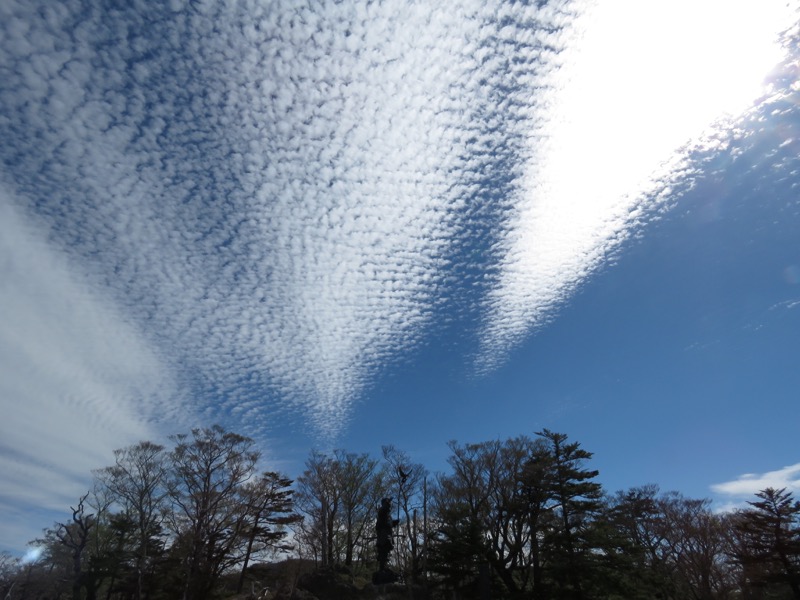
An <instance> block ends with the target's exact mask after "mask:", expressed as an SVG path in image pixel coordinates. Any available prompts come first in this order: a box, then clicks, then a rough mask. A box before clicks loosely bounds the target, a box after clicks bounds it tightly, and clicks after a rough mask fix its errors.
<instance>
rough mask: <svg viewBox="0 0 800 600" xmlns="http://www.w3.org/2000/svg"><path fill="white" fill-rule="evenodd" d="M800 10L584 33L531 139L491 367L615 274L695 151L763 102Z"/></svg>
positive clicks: (591, 15)
mask: <svg viewBox="0 0 800 600" xmlns="http://www.w3.org/2000/svg"><path fill="white" fill-rule="evenodd" d="M796 10H797V3H793V4H792V5H787V4H786V3H784V2H779V1H775V2H768V3H766V4H765V10H764V11H763V12H759V13H758V14H755V13H753V11H752V10H751V7H749V6H747V5H746V4H739V5H733V4H731V3H729V2H724V1H722V0H720V1H713V2H704V3H701V4H698V3H696V2H691V1H690V0H686V1H677V2H665V3H659V4H656V5H651V4H648V5H644V4H642V3H637V2H633V1H629V0H607V1H603V2H597V3H592V4H591V5H590V7H589V9H588V10H586V11H585V12H583V13H582V14H581V15H580V17H579V18H578V19H577V20H576V22H575V23H574V26H573V27H572V28H570V30H569V31H570V33H571V38H570V43H569V44H567V48H566V50H565V51H564V53H563V54H562V57H561V62H562V66H561V68H560V69H559V70H558V71H555V72H553V74H552V78H551V81H550V82H549V86H548V88H547V90H546V92H545V93H546V95H547V99H546V100H543V101H542V104H543V105H545V106H546V107H547V108H545V109H544V110H543V111H542V112H541V114H540V118H541V122H542V126H541V128H540V131H539V132H538V134H537V135H533V136H531V137H530V138H529V139H530V142H531V145H532V147H531V150H530V154H531V160H530V161H529V162H528V164H527V168H526V172H525V174H524V176H523V178H522V185H521V189H520V193H519V197H518V199H517V202H516V208H515V212H514V217H513V219H511V222H510V227H509V229H510V231H509V234H508V235H507V237H506V239H505V241H504V242H503V244H502V259H501V266H500V275H499V278H498V279H499V280H498V285H497V286H496V287H495V288H494V289H492V290H491V292H490V294H489V299H488V302H487V305H488V313H489V314H488V317H487V323H486V327H485V332H484V353H483V356H482V357H481V358H480V360H479V362H480V363H481V364H482V366H483V367H484V368H493V367H495V366H497V364H498V363H499V362H502V360H504V359H505V356H506V354H507V352H508V351H509V350H510V349H511V348H513V347H514V346H515V345H516V344H517V343H518V342H519V341H520V339H522V338H524V337H525V336H526V335H528V334H529V332H530V331H531V330H532V329H534V328H536V327H538V326H541V325H542V324H544V323H546V321H547V320H548V319H549V318H551V317H552V316H553V314H554V312H555V311H556V309H557V308H558V307H559V306H560V305H561V304H563V302H564V301H565V300H566V299H567V298H568V297H569V296H570V295H571V294H572V293H573V291H574V290H575V288H576V287H577V286H578V285H580V284H581V283H582V282H583V281H585V280H586V278H587V277H588V276H589V275H591V274H592V273H593V272H594V271H595V270H596V269H597V268H598V267H599V266H600V265H602V264H604V263H605V262H606V260H607V259H608V258H609V255H610V254H612V253H613V252H614V251H615V250H616V249H617V248H618V247H619V244H620V243H621V242H622V241H623V240H625V239H626V238H627V237H628V236H629V235H630V233H631V231H632V230H633V228H634V227H636V226H637V225H638V224H639V221H640V220H641V218H642V215H643V214H644V211H645V210H652V209H653V207H655V206H657V205H658V203H659V201H660V200H661V199H662V198H663V194H661V193H659V192H663V191H664V190H666V191H669V184H670V182H671V181H673V180H674V179H675V178H676V177H677V176H678V175H680V176H683V177H685V175H686V174H685V173H683V172H682V171H683V170H684V169H685V165H683V160H684V159H683V157H684V156H685V152H686V150H687V149H688V148H691V146H692V144H697V143H699V140H700V138H701V137H702V136H703V135H704V134H708V131H709V129H710V128H712V126H717V127H724V126H725V123H724V120H723V121H719V122H717V120H719V119H724V118H730V117H731V116H737V115H739V114H740V113H741V112H742V111H744V110H745V109H746V108H747V107H748V106H749V105H750V104H751V103H752V102H753V101H754V100H755V99H756V98H757V97H758V96H759V94H761V93H763V90H762V86H761V83H762V80H763V79H764V78H765V76H766V75H767V74H768V72H769V70H770V69H771V68H772V67H773V66H775V65H776V64H777V63H778V62H779V60H780V59H781V56H782V50H781V48H780V46H779V43H778V38H779V33H780V32H781V30H782V29H783V28H785V27H786V26H787V25H789V24H791V23H793V21H794V16H793V15H794V13H795V12H796Z"/></svg>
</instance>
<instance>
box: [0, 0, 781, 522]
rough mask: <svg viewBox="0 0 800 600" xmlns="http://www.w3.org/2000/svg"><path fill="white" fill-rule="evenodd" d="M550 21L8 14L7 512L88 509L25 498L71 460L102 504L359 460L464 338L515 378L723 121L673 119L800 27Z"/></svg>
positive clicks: (371, 11) (4, 210)
mask: <svg viewBox="0 0 800 600" xmlns="http://www.w3.org/2000/svg"><path fill="white" fill-rule="evenodd" d="M537 4H539V3H531V5H523V4H522V3H511V2H502V3H500V2H498V3H492V2H489V3H487V2H484V1H478V0H465V1H463V2H459V3H457V4H456V5H453V4H448V3H445V4H440V3H432V2H428V3H409V2H405V1H399V0H398V1H386V2H328V3H324V2H323V3H308V4H298V3H297V2H288V1H287V2H260V1H257V0H243V1H241V2H236V3H219V2H210V1H192V2H188V1H187V2H183V1H180V0H171V1H169V2H155V3H140V2H129V3H113V2H102V3H101V2H89V1H80V0H74V1H70V0H64V1H60V2H53V1H51V0H46V1H45V0H25V1H16V0H6V1H4V2H2V3H0V163H1V164H2V167H0V248H2V250H3V255H2V256H3V260H2V261H0V310H2V311H3V312H4V313H5V314H7V315H12V314H13V315H15V317H14V318H4V319H3V320H2V322H1V323H0V369H2V370H3V371H2V372H0V375H6V376H3V377H0V379H2V381H3V382H4V383H0V386H2V387H1V388H0V389H2V392H3V398H4V401H5V402H8V403H10V404H14V405H19V406H23V405H24V406H26V407H27V408H26V409H25V411H23V412H22V413H19V414H18V416H19V418H20V420H21V421H24V422H25V423H26V425H25V426H19V425H16V424H12V423H10V422H9V423H4V424H3V425H2V433H3V436H2V437H3V440H4V442H2V443H3V444H5V445H6V447H5V448H4V451H5V452H4V458H3V460H2V462H0V475H5V474H8V473H12V474H13V476H12V479H13V480H14V481H16V482H17V483H18V484H19V485H16V484H15V487H14V490H13V491H7V492H5V494H6V495H5V496H3V495H2V494H0V502H2V503H3V506H7V507H12V506H19V504H20V503H21V502H23V500H24V502H28V503H30V504H31V505H35V506H45V505H47V506H54V505H58V506H65V505H68V503H69V502H71V501H73V496H64V497H62V498H55V497H52V495H50V496H48V493H49V492H48V490H47V489H46V488H45V487H43V486H40V487H39V488H38V489H33V488H25V486H24V485H22V482H23V479H24V476H23V475H24V473H26V472H35V473H37V474H39V475H40V477H39V478H38V479H39V480H42V481H43V480H45V479H46V477H45V474H46V473H53V472H55V471H56V470H58V467H57V466H55V465H53V464H50V463H48V458H47V457H51V456H53V455H54V453H55V454H57V452H56V451H55V448H60V450H59V451H60V452H61V454H62V458H63V460H64V461H65V462H68V463H69V464H70V469H69V470H67V471H62V472H60V474H59V476H60V477H63V478H64V479H65V480H70V481H77V480H79V479H80V477H81V476H82V474H85V473H87V472H88V470H89V469H91V468H94V467H97V466H100V465H99V464H98V462H100V463H102V461H105V460H107V457H108V456H109V452H110V450H111V449H112V448H115V447H119V446H120V445H123V444H124V443H127V442H133V441H136V440H137V439H141V438H144V437H147V436H149V435H152V432H154V431H162V432H163V431H164V430H165V429H166V430H167V433H173V432H174V431H175V430H176V429H180V428H181V427H183V428H186V427H190V426H195V425H197V423H198V421H202V422H203V423H206V424H207V423H211V422H215V421H226V422H231V421H233V424H232V428H235V429H237V430H238V431H241V432H242V433H246V434H250V435H254V436H255V437H257V438H259V439H261V438H263V437H268V435H269V431H270V427H276V426H278V425H276V424H278V423H279V424H283V423H286V422H292V423H294V424H295V425H297V426H300V427H302V426H306V425H310V426H311V428H312V429H313V430H314V431H315V432H316V433H317V434H318V436H319V438H320V439H325V440H329V441H330V440H336V438H337V436H339V435H340V434H341V433H342V432H343V431H344V430H346V427H347V424H348V420H349V419H350V418H351V416H352V410H353V406H354V403H355V402H356V401H357V400H359V399H360V398H362V397H363V396H364V393H365V390H368V389H369V386H370V385H371V384H372V383H373V382H374V381H375V380H376V378H377V376H378V375H379V374H381V373H382V372H385V370H386V369H387V368H388V366H390V365H392V364H393V363H394V362H397V361H400V360H402V359H403V357H404V356H407V355H409V354H411V353H413V352H414V350H415V349H417V348H419V347H420V345H421V343H422V342H423V341H424V340H425V339H426V337H428V336H429V335H430V333H431V331H434V330H435V329H436V328H437V327H439V326H441V325H442V322H441V316H442V314H445V313H446V319H447V320H448V322H449V323H450V324H451V325H452V324H455V328H456V329H458V331H459V333H460V335H462V336H463V339H464V340H466V342H467V343H466V344H465V345H468V346H470V347H471V349H474V352H473V353H472V355H471V358H472V359H474V362H470V360H471V358H470V356H468V355H469V354H470V351H471V350H468V351H465V352H464V353H463V358H464V361H463V362H464V365H465V366H464V369H465V370H468V371H470V372H473V371H474V370H475V369H477V370H478V371H481V370H482V371H484V372H491V371H492V370H494V369H496V368H497V367H498V366H500V365H501V364H503V361H504V360H505V358H506V357H507V356H508V355H509V353H510V352H511V351H512V350H513V349H514V348H515V347H517V346H518V345H519V344H520V342H521V341H522V340H523V339H525V338H526V337H527V336H529V335H530V333H531V332H532V331H533V330H535V329H536V328H537V327H539V326H541V325H542V324H543V323H545V322H546V321H547V320H548V319H549V318H550V317H552V316H553V314H554V312H555V311H556V310H557V309H558V307H559V306H561V305H562V304H563V303H564V301H565V300H567V299H568V298H569V297H570V294H572V293H573V292H574V290H575V289H576V288H577V287H578V286H579V285H580V284H581V283H582V282H583V281H584V280H585V279H586V278H587V277H588V276H589V275H590V274H591V273H593V272H594V271H596V270H597V268H598V267H600V266H601V265H602V264H604V263H605V261H606V260H607V259H608V257H609V255H610V254H612V253H613V252H614V250H615V249H616V248H617V247H618V246H619V244H620V242H621V241H622V240H624V239H626V238H627V237H629V236H630V235H631V234H632V233H633V232H634V231H636V227H637V226H638V225H639V224H640V223H641V222H643V221H644V220H646V218H647V215H648V214H649V212H652V211H653V210H654V209H656V208H658V206H659V205H660V201H661V200H660V199H661V198H662V196H660V195H659V194H660V193H662V192H663V193H666V191H668V188H667V186H668V184H669V183H670V182H671V181H672V179H674V178H675V177H677V176H678V174H680V175H681V176H683V175H685V171H684V169H686V168H688V167H686V164H685V160H684V159H685V157H686V151H688V149H690V148H691V145H690V142H691V140H692V138H693V136H697V135H699V134H700V133H702V132H703V129H704V128H705V127H707V126H708V125H709V123H710V122H711V121H712V120H713V119H715V118H717V117H718V116H719V115H717V114H715V113H714V111H713V110H712V108H714V107H710V106H709V107H707V109H706V110H705V112H702V113H698V114H694V115H692V118H689V116H690V115H689V114H688V112H684V113H681V114H680V115H678V116H680V119H679V120H677V121H675V122H672V123H665V122H664V119H663V118H653V115H654V114H655V115H658V114H659V113H660V112H661V113H662V114H669V113H670V111H676V110H678V109H682V107H683V108H686V107H689V106H695V105H697V104H698V103H699V100H698V99H702V98H704V97H706V96H708V94H710V93H711V92H710V91H709V90H716V89H722V90H723V92H724V93H727V90H728V88H725V87H724V85H726V82H729V81H733V80H738V79H739V78H743V75H744V73H745V66H746V65H745V64H744V63H746V62H747V61H746V60H745V58H742V57H739V56H738V55H736V48H737V47H738V46H737V39H738V38H737V36H739V37H741V36H742V35H745V34H747V35H760V36H766V37H769V36H772V37H774V36H775V35H777V33H778V32H779V31H780V29H781V28H782V27H784V26H786V25H787V24H791V23H792V22H793V19H794V20H796V14H795V13H793V12H792V11H796V9H797V3H796V2H793V3H790V4H788V5H787V4H786V3H784V2H774V3H771V2H767V3H766V4H768V5H770V6H773V5H774V6H778V5H781V11H783V12H780V11H777V9H776V10H775V11H772V12H770V11H767V10H766V9H763V10H760V12H759V15H760V16H759V17H758V18H755V17H753V16H752V15H750V16H748V14H747V13H746V11H743V12H741V13H737V12H736V11H735V10H734V9H733V8H732V7H728V8H725V9H724V10H723V9H722V8H720V7H722V5H719V6H718V5H717V4H714V3H713V2H712V3H711V4H713V6H716V7H717V8H718V9H719V10H717V9H714V8H712V9H710V12H709V14H710V17H709V19H711V21H706V22H704V23H706V26H707V27H711V26H709V25H708V23H709V22H714V21H713V19H714V18H723V17H724V19H728V20H727V21H724V22H722V24H721V25H720V27H719V28H717V27H716V26H714V27H713V28H711V29H714V30H717V29H720V30H724V31H725V32H727V34H726V37H721V38H714V39H715V40H716V42H715V43H713V44H712V43H709V44H708V46H707V47H705V46H702V45H701V46H692V47H691V48H690V50H691V52H690V53H688V54H686V56H675V55H674V52H673V55H672V56H666V57H664V56H657V55H654V54H653V55H647V54H646V53H645V52H639V50H641V48H638V47H637V44H640V45H641V44H643V43H644V40H648V39H650V38H653V37H654V36H657V35H658V32H659V31H666V32H668V34H669V36H670V38H672V39H674V38H676V37H677V38H680V39H681V40H682V41H683V42H684V43H685V44H689V43H690V42H691V41H692V40H695V38H690V37H689V36H688V35H687V36H683V37H681V35H680V31H681V27H683V26H684V25H687V24H691V23H692V22H693V21H692V19H690V18H689V15H695V17H697V11H695V9H694V8H692V7H693V6H694V3H691V2H686V3H682V2H672V3H665V4H669V5H670V6H671V7H673V8H674V9H675V14H677V15H678V18H677V20H676V21H675V22H674V23H672V26H671V27H672V28H664V27H663V26H662V25H663V22H664V19H665V18H666V14H662V12H659V10H660V9H659V10H655V9H654V10H653V12H652V14H651V13H641V14H640V11H637V10H635V8H634V7H635V6H637V4H638V3H635V2H622V1H606V2H583V1H575V2H570V1H562V0H554V1H551V2H547V3H544V4H543V5H542V6H537ZM676 7H677V8H676ZM715 10H717V13H715V12H714V11H715ZM631 11H633V12H634V13H635V14H633V16H632V17H631ZM737 15H738V17H737ZM764 15H773V16H774V19H773V20H769V19H767V17H765V16H764ZM775 15H777V16H775ZM787 15H790V16H787ZM791 15H794V16H791ZM626 16H627V17H630V18H633V19H638V22H639V25H638V26H637V27H626V25H625V22H626V21H625V19H626V18H627V17H626ZM736 18H739V20H738V21H737V20H736ZM744 27H747V29H743V28H744ZM711 29H709V31H710V30H711ZM687 31H689V30H687ZM691 31H694V30H691ZM691 31H689V33H691ZM698 32H699V34H701V35H699V37H698V36H695V37H697V39H701V38H702V39H706V38H708V36H707V35H705V34H706V33H707V32H704V31H703V30H702V29H701V28H699V29H697V31H695V33H698ZM609 39H611V40H617V41H618V42H619V45H617V46H608V45H604V44H605V42H606V41H607V40H609ZM695 41H696V40H695ZM659 44H661V45H662V46H664V45H666V44H667V41H666V40H661V41H659ZM634 48H635V49H636V50H633V49H634ZM721 56H731V57H733V58H732V59H731V61H732V62H733V63H735V64H736V65H737V69H738V70H737V71H735V72H727V71H726V72H717V71H716V70H715V69H712V68H711V67H710V66H709V65H711V64H717V63H719V61H720V57H721ZM768 58H769V57H768ZM779 58H780V56H779V55H776V56H774V57H772V59H774V62H777V60H778V59H779ZM637 60H638V61H644V62H636V61H637ZM765 60H766V59H765ZM626 61H628V62H626ZM648 61H649V62H648ZM659 61H661V62H659ZM673 63H675V64H677V67H675V70H674V71H669V70H668V69H667V68H666V67H667V66H669V65H673ZM697 64H699V67H697ZM770 64H771V63H767V65H766V67H767V68H768V67H769V66H770ZM620 65H622V66H620ZM762 66H763V65H761V64H760V63H759V64H757V65H756V66H754V67H753V73H755V74H756V75H758V77H763V74H764V73H763V72H761V71H759V70H758V69H759V68H761V67H762ZM694 68H697V69H700V72H701V74H702V72H703V70H704V69H705V72H706V74H707V77H703V76H700V75H697V72H696V71H692V70H691V69H694ZM631 73H635V74H636V77H632V76H631ZM687 73H689V74H693V75H692V76H693V77H694V79H690V80H686V79H684V78H682V77H683V76H684V75H686V74H687ZM748 73H749V72H748ZM748 77H749V78H750V79H752V77H750V75H749V74H748ZM753 77H755V75H754V76H753ZM758 77H755V78H756V79H758ZM750 79H748V81H749V80H750ZM686 81H690V83H691V85H693V86H694V87H693V88H692V89H693V90H694V93H693V94H692V96H691V97H683V96H682V95H681V94H680V92H681V90H684V89H686V87H685V85H686V84H685V82H686ZM756 83H758V81H756ZM656 90H660V91H659V92H658V93H656ZM663 90H673V91H674V92H675V94H674V95H671V96H670V95H667V94H665V93H663ZM729 95H730V94H729ZM742 97H743V98H744V97H745V96H742ZM749 99H752V98H749ZM643 106H644V107H646V108H645V109H643V108H642V107H643ZM745 106H746V105H745ZM745 106H742V107H733V108H734V109H736V108H744V107H745ZM687 110H688V109H687ZM637 111H638V112H637ZM642 111H644V112H642ZM676 123H677V124H678V125H680V126H679V127H678V126H676ZM681 149H682V150H683V151H681ZM623 167H624V168H623ZM665 190H666V191H665ZM20 373H24V374H25V377H22V376H20ZM44 413H47V415H48V418H43V417H42V414H44ZM50 417H52V418H50ZM65 431H72V432H78V433H77V434H75V438H78V439H79V440H80V441H79V442H75V441H74V440H70V439H69V436H68V435H67V434H66V433H65ZM98 431H99V432H101V433H99V434H98V433H96V432H98ZM36 440H47V442H46V443H41V442H40V445H39V446H37V445H36V443H34V442H35V441H36ZM104 457H105V458H104ZM28 469H32V470H31V471H28ZM58 487H59V489H67V488H66V486H60V485H59V486H58ZM79 491H80V490H79V489H77V488H76V490H75V493H77V492H79ZM69 493H72V492H69ZM26 494H30V496H29V497H27V496H26Z"/></svg>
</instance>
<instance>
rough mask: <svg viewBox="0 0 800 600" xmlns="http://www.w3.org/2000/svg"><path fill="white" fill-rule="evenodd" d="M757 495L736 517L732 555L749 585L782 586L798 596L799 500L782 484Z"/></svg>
mask: <svg viewBox="0 0 800 600" xmlns="http://www.w3.org/2000/svg"><path fill="white" fill-rule="evenodd" d="M756 496H757V497H758V498H759V499H758V500H756V501H753V502H748V504H749V505H750V506H751V507H752V508H750V509H747V510H744V511H741V512H740V513H739V514H738V518H737V519H736V525H735V527H736V533H737V534H738V535H737V540H738V543H737V544H736V547H735V549H734V551H733V556H734V558H735V559H736V561H737V562H738V563H739V564H740V565H741V566H742V570H743V572H744V576H745V581H746V584H747V586H748V587H749V588H751V589H752V588H767V589H770V590H775V591H777V592H780V590H781V589H783V590H787V594H788V593H789V592H790V593H791V596H790V597H792V598H794V599H795V600H800V502H798V501H796V500H794V498H793V497H792V494H791V492H787V491H786V489H785V488H782V489H779V490H776V489H774V488H767V489H765V490H762V491H760V492H758V493H757V494H756Z"/></svg>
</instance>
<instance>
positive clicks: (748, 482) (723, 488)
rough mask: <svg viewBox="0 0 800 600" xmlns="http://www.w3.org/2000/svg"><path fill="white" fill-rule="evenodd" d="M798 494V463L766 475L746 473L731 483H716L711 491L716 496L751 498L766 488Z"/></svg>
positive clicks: (799, 474) (799, 466) (799, 482)
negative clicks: (783, 489) (784, 489)
mask: <svg viewBox="0 0 800 600" xmlns="http://www.w3.org/2000/svg"><path fill="white" fill-rule="evenodd" d="M769 487H771V488H775V489H782V488H786V489H787V490H788V491H792V492H795V493H796V492H800V463H797V464H794V465H789V466H788V467H783V468H782V469H778V470H777V471H768V472H766V473H746V474H744V475H740V476H739V477H737V478H736V479H734V480H733V481H726V482H723V483H716V484H714V485H712V486H711V490H712V491H714V492H716V493H717V494H722V495H725V496H735V497H752V496H753V494H755V493H756V492H759V491H761V490H764V489H766V488H769Z"/></svg>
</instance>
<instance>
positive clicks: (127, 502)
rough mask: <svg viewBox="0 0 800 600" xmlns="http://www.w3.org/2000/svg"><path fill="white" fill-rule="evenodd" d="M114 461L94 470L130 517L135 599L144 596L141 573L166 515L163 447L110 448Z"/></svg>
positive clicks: (156, 547) (157, 548) (155, 547)
mask: <svg viewBox="0 0 800 600" xmlns="http://www.w3.org/2000/svg"><path fill="white" fill-rule="evenodd" d="M114 458H115V464H114V465H113V466H111V467H107V468H105V469H102V470H101V471H98V472H97V473H96V476H97V478H98V480H99V482H100V483H101V484H102V485H103V486H105V488H106V489H107V490H108V492H109V493H110V500H111V501H113V502H115V503H117V504H119V505H120V507H121V508H122V511H123V513H124V514H125V515H126V517H127V518H128V519H129V520H130V522H131V524H132V526H133V528H134V530H135V536H136V547H135V549H134V553H135V557H136V558H135V566H134V569H135V573H136V598H137V600H138V599H140V598H142V597H143V595H144V580H145V575H146V573H147V571H148V570H149V567H150V559H151V555H152V554H154V553H156V554H157V553H160V551H161V540H160V539H159V538H160V536H161V531H162V523H163V521H164V518H165V516H166V512H167V506H166V500H167V495H168V490H167V464H166V455H165V453H164V447H163V446H160V445H158V444H154V443H152V442H147V441H143V442H139V443H138V444H135V445H133V446H129V447H127V448H122V449H119V450H115V451H114Z"/></svg>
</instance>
